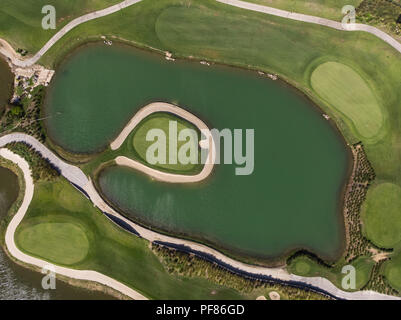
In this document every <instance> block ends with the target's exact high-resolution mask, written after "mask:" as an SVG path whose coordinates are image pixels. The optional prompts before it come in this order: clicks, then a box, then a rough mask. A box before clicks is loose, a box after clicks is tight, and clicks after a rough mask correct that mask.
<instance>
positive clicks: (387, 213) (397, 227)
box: [363, 183, 401, 248]
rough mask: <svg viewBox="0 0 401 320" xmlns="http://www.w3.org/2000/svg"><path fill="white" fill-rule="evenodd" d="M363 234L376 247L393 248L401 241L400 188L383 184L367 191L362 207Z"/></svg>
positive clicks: (390, 184)
mask: <svg viewBox="0 0 401 320" xmlns="http://www.w3.org/2000/svg"><path fill="white" fill-rule="evenodd" d="M363 220H364V222H365V223H364V224H363V227H364V232H365V233H366V236H367V237H368V238H369V239H371V240H372V241H373V242H374V243H375V244H376V245H377V246H379V247H382V248H394V247H395V246H396V245H397V244H398V243H399V242H400V241H401V188H400V187H399V186H398V185H395V184H392V183H383V184H380V185H378V186H377V187H375V188H372V189H370V190H369V191H368V197H367V200H366V201H365V203H364V205H363Z"/></svg>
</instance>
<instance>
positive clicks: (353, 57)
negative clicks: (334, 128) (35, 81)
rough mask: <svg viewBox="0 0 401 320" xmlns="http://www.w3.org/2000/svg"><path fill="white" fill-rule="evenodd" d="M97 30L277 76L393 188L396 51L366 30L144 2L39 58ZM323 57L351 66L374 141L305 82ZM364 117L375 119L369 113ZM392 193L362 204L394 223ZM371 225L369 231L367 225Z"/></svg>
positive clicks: (222, 8) (400, 87) (55, 58)
mask: <svg viewBox="0 0 401 320" xmlns="http://www.w3.org/2000/svg"><path fill="white" fill-rule="evenodd" d="M101 35H106V36H108V37H113V36H114V37H116V38H119V39H121V40H123V41H126V42H129V43H133V44H136V45H138V46H141V47H148V48H156V49H157V50H169V51H171V52H172V53H173V55H175V56H181V57H187V58H188V57H190V56H192V57H193V58H194V59H195V58H196V59H206V60H210V61H216V62H220V63H226V64H230V65H236V66H241V67H245V68H252V69H257V70H264V71H268V72H273V73H277V74H279V76H280V77H281V78H283V79H286V80H288V81H289V82H290V83H291V84H293V85H294V86H296V87H297V88H299V89H301V90H302V91H303V92H304V93H305V94H307V95H308V96H309V97H311V98H312V99H313V100H314V101H315V102H317V103H318V105H320V106H321V107H322V108H323V110H324V111H325V113H328V114H329V115H330V116H331V117H332V118H334V119H335V120H336V123H337V125H338V126H339V128H340V129H341V131H342V132H343V134H344V135H345V137H346V138H347V140H348V141H349V142H355V141H358V140H362V141H363V142H364V145H365V149H366V153H367V156H368V158H369V160H370V162H371V164H372V166H373V168H374V170H375V173H376V180H375V182H374V185H375V186H379V185H381V184H383V183H392V184H394V185H397V186H398V187H399V186H400V185H401V173H400V171H399V159H400V157H401V149H400V147H399V146H400V144H401V128H400V126H399V118H400V112H401V111H400V108H399V101H400V98H401V83H400V81H399V78H400V74H401V60H400V54H399V53H398V52H396V51H395V50H394V49H393V48H391V47H389V46H388V45H386V44H385V43H384V42H382V41H381V40H379V39H377V38H376V37H374V36H373V35H370V34H367V33H362V32H355V33H346V32H341V31H336V30H331V29H328V28H324V27H321V26H316V25H310V24H305V23H301V22H296V21H290V20H285V19H282V18H277V17H272V16H268V15H264V14H261V13H255V12H250V11H246V10H241V9H238V8H233V7H230V6H226V5H223V4H220V3H216V2H215V1H213V0H201V1H197V2H184V3H183V2H182V1H175V0H167V1H155V0H144V1H143V2H141V3H139V4H136V5H134V6H132V7H130V8H128V9H125V10H123V11H121V12H119V13H116V14H113V15H111V16H108V17H104V18H102V19H101V20H98V21H96V20H94V21H91V22H89V23H86V24H84V25H81V26H79V27H77V28H76V29H74V30H72V31H71V33H68V34H67V35H66V36H65V37H64V38H62V39H61V40H60V42H58V43H57V44H56V45H55V46H54V47H53V48H52V49H51V50H50V51H49V53H48V54H47V55H46V56H44V57H43V58H42V60H41V62H42V63H44V64H46V65H49V66H54V65H55V64H57V62H59V61H60V60H61V58H62V57H63V56H65V54H66V53H67V52H69V50H71V49H72V48H74V47H76V46H77V45H79V44H81V43H83V42H85V41H88V40H95V39H100V36H101ZM331 61H335V62H339V63H341V64H343V65H346V66H348V67H349V68H351V69H353V70H354V71H355V72H356V73H357V74H358V75H359V76H360V77H361V78H362V79H363V81H364V82H365V83H366V85H367V86H368V87H369V89H370V90H371V92H372V95H373V96H374V97H375V98H376V101H377V104H378V105H379V106H380V110H381V112H382V113H383V115H384V119H383V122H384V125H385V127H386V130H385V131H384V133H383V135H380V136H378V137H377V139H375V141H371V140H370V139H366V138H365V137H364V136H363V135H361V133H360V132H358V130H357V129H356V128H355V127H354V126H352V125H350V123H349V121H346V120H344V116H343V114H341V113H340V112H339V111H338V110H339V109H340V110H341V109H342V107H346V106H343V105H340V106H338V105H337V106H335V105H333V104H332V103H333V102H332V101H323V100H322V99H321V98H319V96H318V95H317V94H316V92H315V91H314V88H313V87H312V85H311V75H312V73H313V71H314V70H315V69H316V67H317V66H318V65H320V64H323V63H325V62H331ZM323 71H324V70H323ZM321 77H323V78H325V77H326V78H328V79H330V77H331V75H330V74H329V73H324V72H323V73H322V74H321ZM335 103H340V104H341V103H344V102H341V101H339V102H337V101H336V102H335ZM362 110H363V111H364V109H362ZM374 114H375V113H372V116H374ZM359 116H360V115H359V114H357V116H356V119H360V118H359ZM361 119H362V118H361ZM368 120H369V121H370V120H372V121H377V119H376V118H373V119H370V118H369V119H368ZM394 190H395V189H394ZM395 196H396V194H394V192H393V191H391V190H390V192H388V193H374V192H369V193H368V196H367V201H368V203H369V204H370V205H369V207H370V208H375V207H378V206H379V204H380V203H385V204H387V205H386V207H381V211H382V212H384V214H383V215H384V216H385V219H388V220H387V221H388V224H390V225H391V224H393V222H394V221H393V220H391V219H392V218H391V217H392V216H393V215H385V213H386V212H390V211H392V210H395V211H401V207H400V204H398V202H394V201H391V200H392V199H394V197H395ZM369 207H365V208H364V209H363V217H365V216H368V215H370V216H372V217H374V216H377V215H379V214H380V213H379V211H377V210H372V211H371V212H370V213H369V212H368V211H369ZM363 222H364V221H363ZM364 226H365V224H364ZM366 228H367V227H366ZM372 228H373V229H374V228H376V227H375V225H374V224H372ZM393 233H394V234H399V233H401V227H399V226H398V224H394V231H393ZM366 234H367V236H368V237H369V239H370V240H372V241H373V242H374V243H378V242H379V241H380V239H378V236H377V234H380V232H372V231H369V232H368V231H366ZM387 241H388V240H387ZM397 241H398V239H392V241H389V242H390V243H392V246H395V243H396V242H397ZM394 261H395V260H394ZM394 263H396V261H395V262H394ZM400 266H401V264H400Z"/></svg>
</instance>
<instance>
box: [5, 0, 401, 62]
mask: <svg viewBox="0 0 401 320" xmlns="http://www.w3.org/2000/svg"><path fill="white" fill-rule="evenodd" d="M140 1H142V0H125V1H122V2H120V3H118V4H115V5H113V6H111V7H108V8H105V9H102V10H98V11H94V12H91V13H88V14H86V15H83V16H81V17H78V18H75V19H74V20H72V21H71V22H69V23H68V24H67V25H65V26H64V27H63V28H62V29H61V30H60V31H58V32H57V33H56V34H55V35H54V36H53V37H52V38H51V39H50V40H49V41H48V42H47V43H46V44H45V45H44V46H43V47H42V48H41V49H40V50H39V51H38V52H37V53H36V54H35V55H34V56H33V57H31V58H29V59H25V60H21V59H19V58H18V55H17V54H16V53H15V50H14V49H13V48H12V47H11V46H10V45H9V44H8V43H7V42H6V41H5V40H2V39H0V53H1V54H3V55H4V56H6V57H7V58H9V59H10V61H11V62H12V63H13V64H14V65H15V66H18V67H22V68H26V67H30V66H32V65H34V64H35V63H36V62H37V61H38V60H39V59H40V58H41V57H42V56H43V55H44V54H45V53H46V52H47V51H48V50H49V49H50V48H51V47H52V46H53V45H54V44H55V43H56V42H57V41H58V40H60V39H61V38H62V37H63V36H64V35H65V34H66V33H67V32H69V31H70V30H72V29H73V28H75V27H76V26H78V25H80V24H82V23H85V22H87V21H90V20H93V19H97V18H101V17H104V16H107V15H109V14H112V13H115V12H117V11H120V10H122V9H124V8H127V7H129V6H131V5H133V4H136V3H138V2H140ZM216 1H218V2H220V3H224V4H227V5H231V6H235V7H238V8H242V9H247V10H252V11H257V12H262V13H266V14H270V15H274V16H277V17H282V18H286V19H291V20H297V21H302V22H307V23H314V24H318V25H322V26H325V27H329V28H333V29H337V30H341V31H364V32H368V33H370V34H373V35H374V36H376V37H378V38H380V39H382V40H383V41H385V42H386V43H388V44H389V45H390V46H392V47H393V48H394V49H396V50H397V51H398V52H400V53H401V43H399V42H398V41H397V40H395V39H394V38H392V37H391V36H390V35H388V34H387V33H385V32H383V31H381V30H379V29H377V28H375V27H372V26H369V25H366V24H360V23H355V24H349V25H347V26H346V28H344V27H343V25H342V23H340V22H337V21H334V20H329V19H324V18H320V17H315V16H310V15H306V14H300V13H295V12H290V11H285V10H280V9H276V8H272V7H267V6H263V5H258V4H254V3H249V2H245V1H240V0H216Z"/></svg>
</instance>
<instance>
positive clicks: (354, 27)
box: [216, 0, 401, 53]
mask: <svg viewBox="0 0 401 320" xmlns="http://www.w3.org/2000/svg"><path fill="white" fill-rule="evenodd" d="M216 1H218V2H221V3H225V4H228V5H231V6H234V7H238V8H242V9H247V10H251V11H257V12H262V13H266V14H270V15H273V16H277V17H282V18H286V19H291V20H296V21H302V22H307V23H314V24H319V25H321V26H325V27H329V28H333V29H337V30H341V31H364V32H368V33H371V34H373V35H374V36H376V37H378V38H380V39H382V40H383V41H385V42H387V43H388V44H389V45H390V46H392V47H393V48H394V49H396V50H397V51H398V52H400V53H401V43H400V42H398V41H397V40H395V39H394V38H392V37H391V36H389V35H388V34H387V33H385V32H383V31H381V30H379V29H377V28H375V27H372V26H369V25H366V24H360V23H354V24H349V25H347V26H346V27H345V28H344V27H343V25H342V23H340V22H337V21H333V20H328V19H324V18H320V17H315V16H309V15H306V14H300V13H295V12H290V11H285V10H280V9H276V8H272V7H267V6H262V5H259V4H254V3H250V2H245V1H240V0H216Z"/></svg>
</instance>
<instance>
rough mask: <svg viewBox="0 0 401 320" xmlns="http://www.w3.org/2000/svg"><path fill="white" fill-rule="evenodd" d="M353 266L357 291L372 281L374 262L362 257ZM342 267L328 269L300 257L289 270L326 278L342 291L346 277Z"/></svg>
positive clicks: (299, 273)
mask: <svg viewBox="0 0 401 320" xmlns="http://www.w3.org/2000/svg"><path fill="white" fill-rule="evenodd" d="M351 265H352V266H353V267H355V270H356V278H355V282H356V290H360V289H361V288H362V287H363V286H364V285H365V284H366V283H367V282H368V280H369V279H370V274H371V272H372V268H373V265H374V262H373V260H372V259H371V258H369V257H364V256H361V257H358V258H357V259H356V260H354V261H353V262H352V263H351ZM342 267H343V265H337V266H335V267H333V268H328V267H325V266H323V265H320V264H318V263H317V262H315V261H314V260H312V259H310V258H309V257H306V256H299V257H297V258H295V259H293V260H292V261H291V263H290V265H289V266H288V267H287V268H288V271H289V272H291V273H294V274H296V275H300V276H305V277H316V276H321V277H325V278H327V279H329V280H330V281H331V282H332V283H333V284H334V285H336V286H337V287H338V288H340V289H342V286H341V281H342V279H343V277H344V276H345V274H343V273H341V270H342ZM350 291H353V290H350Z"/></svg>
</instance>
